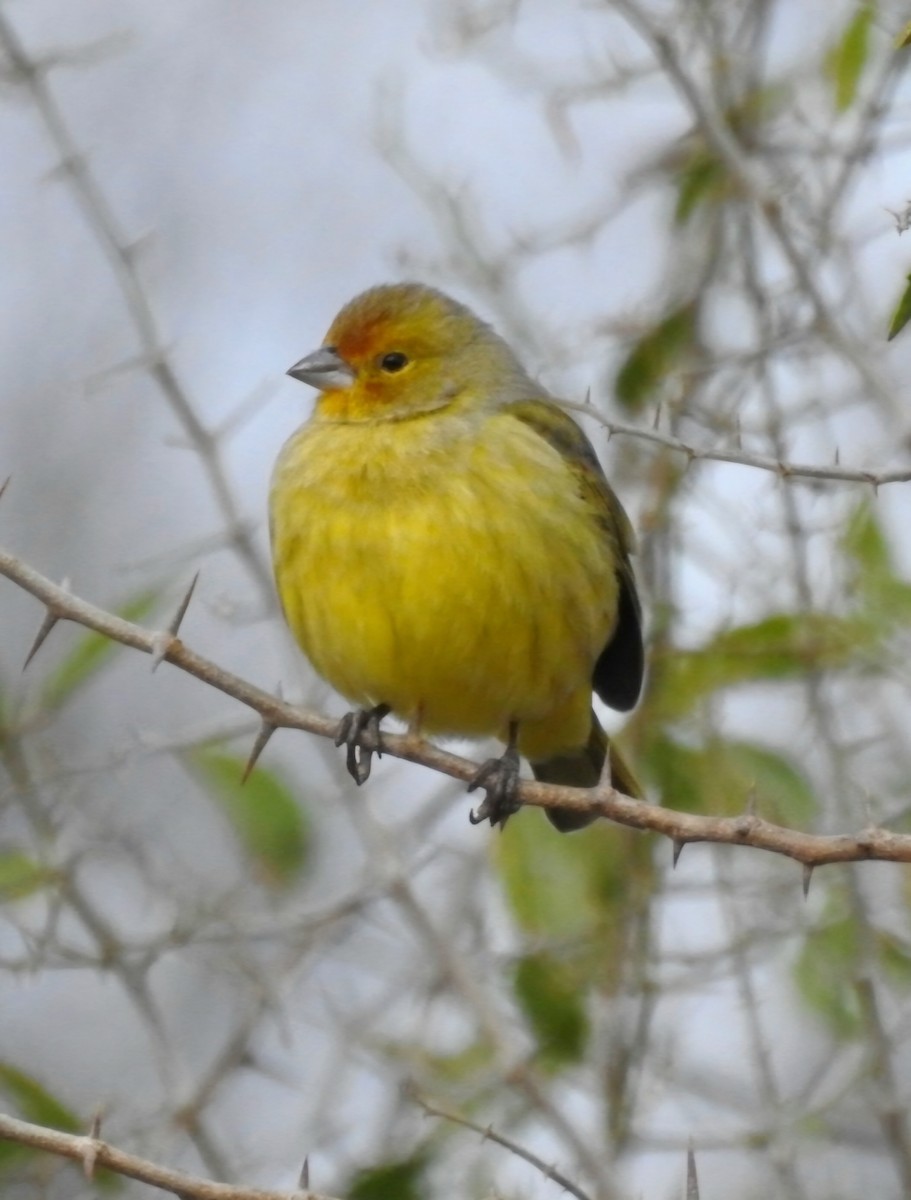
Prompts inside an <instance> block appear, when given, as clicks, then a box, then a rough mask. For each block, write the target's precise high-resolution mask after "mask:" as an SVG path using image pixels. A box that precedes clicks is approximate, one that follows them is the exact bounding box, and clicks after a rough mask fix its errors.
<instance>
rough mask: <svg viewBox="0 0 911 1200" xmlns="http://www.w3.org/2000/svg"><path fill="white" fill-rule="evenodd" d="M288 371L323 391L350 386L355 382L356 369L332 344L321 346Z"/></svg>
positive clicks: (294, 376)
mask: <svg viewBox="0 0 911 1200" xmlns="http://www.w3.org/2000/svg"><path fill="white" fill-rule="evenodd" d="M287 373H288V374H289V375H290V376H291V378H292V379H299V380H300V381H301V383H309V385H310V386H311V387H315V388H319V389H320V391H322V392H329V391H332V390H334V389H335V388H346V387H350V386H351V384H352V383H354V371H352V369H351V367H349V366H348V364H347V363H346V362H345V360H344V359H343V358H342V356H341V355H340V354H339V352H338V351H337V350H336V349H335V348H334V347H332V346H320V348H319V350H314V351H313V353H312V354H308V355H307V357H306V358H302V359H301V360H300V362H296V363H295V364H294V366H293V367H291V369H290V370H289V371H288V372H287Z"/></svg>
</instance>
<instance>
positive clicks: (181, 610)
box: [168, 571, 199, 637]
mask: <svg viewBox="0 0 911 1200" xmlns="http://www.w3.org/2000/svg"><path fill="white" fill-rule="evenodd" d="M198 579H199V572H198V571H197V572H196V574H195V575H194V576H193V578H192V580H191V581H190V586H189V587H188V588H187V592H186V595H185V596H184V598H183V599H182V600H181V602H180V604H179V605H178V607H177V612H176V613H175V614H174V617H173V620H172V621H171V624H170V625H169V626H168V633H170V634H171V635H172V636H173V637H177V633H178V630H179V629H180V623H181V621H183V619H184V617H185V616H186V613H187V609H188V608H189V607H190V601H191V600H192V599H193V592H194V590H195V588H196V583H197V580H198Z"/></svg>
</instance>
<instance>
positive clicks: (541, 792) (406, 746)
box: [0, 550, 911, 888]
mask: <svg viewBox="0 0 911 1200" xmlns="http://www.w3.org/2000/svg"><path fill="white" fill-rule="evenodd" d="M0 575H5V576H6V577H7V578H8V579H10V580H12V582H13V583H15V584H17V585H18V586H19V587H21V588H23V589H24V590H25V591H27V592H30V593H31V594H32V595H33V596H35V597H36V598H37V599H38V600H40V601H41V602H42V603H43V604H44V605H45V607H46V609H47V610H48V613H49V614H50V615H51V616H53V617H55V618H56V619H57V620H69V621H76V622H77V623H78V624H80V625H84V626H85V627H86V628H87V629H94V630H95V631H96V632H97V633H100V634H103V635H104V636H105V637H109V638H111V639H112V640H114V641H116V642H120V643H121V644H122V645H124V646H131V647H132V648H133V649H134V650H141V651H143V652H144V653H146V654H150V655H152V656H153V661H156V662H157V661H164V662H169V663H171V664H172V665H173V666H176V667H178V668H179V669H180V670H182V671H185V672H186V673H187V674H188V675H193V676H194V677H195V678H197V679H200V680H202V682H203V683H207V684H209V686H211V687H214V688H217V689H218V690H219V691H221V692H224V693H225V694H226V695H228V696H232V697H233V698H234V699H235V700H239V701H240V702H241V703H242V704H245V705H247V707H248V708H252V709H253V710H254V711H255V712H257V713H258V714H259V715H260V717H261V718H262V722H263V727H264V729H266V728H268V729H270V730H276V729H303V730H306V731H307V732H308V733H315V734H318V735H319V736H320V737H328V738H334V737H335V734H336V731H337V728H338V722H337V721H334V720H332V719H331V718H330V717H326V716H323V715H322V714H321V713H317V712H313V711H312V710H310V709H304V708H298V707H296V706H294V705H291V704H288V703H286V702H285V701H283V700H280V699H278V698H276V697H275V696H273V695H270V694H269V693H268V692H265V691H263V690H262V689H261V688H258V687H256V685H255V684H252V683H249V682H248V681H247V680H245V679H241V678H240V677H239V676H237V675H233V674H232V673H231V672H230V671H226V670H224V668H222V667H220V666H218V665H217V664H216V663H213V662H212V661H211V660H210V659H207V658H204V657H203V656H202V655H200V654H197V653H196V652H195V651H194V650H191V649H190V648H189V647H188V646H186V645H185V644H184V643H183V642H182V641H181V640H180V639H179V638H178V637H177V636H176V635H175V634H174V633H172V632H170V631H167V630H166V631H157V632H156V631H153V630H149V629H145V628H143V627H142V626H141V625H136V624H134V623H133V622H131V621H126V620H124V619H123V618H122V617H118V616H116V615H115V614H114V613H109V612H107V611H105V610H104V609H102V608H98V607H97V606H96V605H94V604H90V603H89V602H88V601H86V600H82V599H80V598H78V597H76V596H74V595H73V594H72V593H71V592H69V591H67V590H66V589H65V588H62V587H59V586H58V585H57V584H55V583H52V582H51V580H49V579H47V578H45V576H43V575H41V574H40V573H39V572H38V571H36V570H34V568H32V567H30V566H28V565H27V564H26V563H24V562H22V561H21V560H20V559H17V558H16V557H15V556H14V555H12V554H10V553H8V552H7V551H4V550H0ZM380 740H381V745H378V744H377V741H376V739H374V738H371V737H370V736H369V735H368V736H365V738H364V745H365V747H366V748H367V749H371V750H379V749H381V750H382V752H383V753H384V754H389V755H392V756H393V757H395V758H401V759H404V760H405V761H406V762H412V763H419V764H421V765H422V766H425V767H430V768H431V769H432V770H435V771H438V772H440V773H441V774H444V775H449V776H450V777H452V778H453V779H459V780H462V781H463V782H465V783H468V782H469V781H470V780H471V779H472V778H473V777H474V775H475V774H476V772H477V765H476V764H475V763H472V762H470V761H469V760H468V759H465V758H461V757H460V756H459V755H456V754H451V753H449V752H448V751H445V750H441V749H439V748H438V747H436V746H433V745H431V744H430V743H429V742H425V741H424V740H423V739H421V738H418V737H415V736H414V735H413V734H407V733H406V734H387V733H384V734H383V735H382V737H381V739H380ZM259 742H260V743H261V744H260V746H259V748H260V749H262V745H264V744H265V741H264V739H263V738H260V739H259ZM519 796H520V799H521V800H522V803H523V804H527V805H532V806H534V807H550V808H565V809H568V810H570V811H573V812H584V813H591V814H594V815H596V816H600V817H605V818H607V819H608V820H610V821H614V822H616V823H617V824H618V825H626V826H628V827H630V828H632V829H641V830H650V831H651V832H653V833H660V834H663V835H664V836H665V837H667V838H670V839H671V840H672V841H673V843H674V848H675V860H676V857H678V856H679V853H680V851H681V849H682V848H683V846H685V845H687V844H688V843H690V842H719V843H725V844H727V845H735V846H753V847H754V848H755V849H757V850H769V851H771V852H772V853H775V854H781V855H784V856H785V857H788V858H793V859H795V860H796V861H797V862H800V863H802V864H803V865H804V869H805V872H807V874H806V875H805V878H804V887H805V888H806V887H808V886H809V874H808V872H809V871H811V870H812V869H813V868H814V867H817V866H822V865H824V864H826V863H834V862H860V861H863V860H865V859H876V860H881V861H887V862H911V835H908V834H898V833H893V832H891V831H890V830H887V829H883V828H882V827H880V826H876V825H868V826H867V827H866V828H863V829H861V830H860V831H859V832H857V833H854V834H813V833H804V832H801V831H798V830H793V829H786V828H784V827H783V826H781V825H775V824H773V823H772V822H770V821H766V820H764V819H763V818H762V817H759V816H757V815H756V814H755V813H753V812H752V811H750V810H749V809H748V810H747V811H745V812H743V813H742V814H741V815H739V816H735V817H710V816H698V815H696V814H693V813H685V812H677V811H675V810H673V809H668V808H663V807H659V806H658V805H654V804H648V803H645V804H644V803H642V802H641V801H637V800H631V799H630V798H629V797H628V796H625V795H623V794H622V793H621V792H618V791H616V790H615V789H614V788H612V787H608V786H605V785H603V784H602V785H599V786H598V787H597V788H592V789H585V788H571V787H561V786H558V785H556V784H544V783H538V782H533V781H531V780H527V781H522V783H521V785H520V789H519Z"/></svg>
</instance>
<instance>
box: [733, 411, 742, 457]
mask: <svg viewBox="0 0 911 1200" xmlns="http://www.w3.org/2000/svg"><path fill="white" fill-rule="evenodd" d="M741 432H742V431H741V428H740V417H737V418H736V419H735V421H734V441H735V443H736V445H737V449H738V450H742V449H743V437H742V436H741Z"/></svg>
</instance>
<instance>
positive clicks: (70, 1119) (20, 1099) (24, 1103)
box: [0, 1062, 84, 1133]
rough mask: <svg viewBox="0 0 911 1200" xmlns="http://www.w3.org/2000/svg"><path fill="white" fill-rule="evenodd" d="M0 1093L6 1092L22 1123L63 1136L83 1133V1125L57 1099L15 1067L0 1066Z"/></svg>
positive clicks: (8, 1065) (2, 1064)
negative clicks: (58, 1131)
mask: <svg viewBox="0 0 911 1200" xmlns="http://www.w3.org/2000/svg"><path fill="white" fill-rule="evenodd" d="M0 1091H2V1092H5V1093H6V1095H7V1096H8V1097H9V1099H10V1101H11V1102H12V1103H13V1104H14V1105H15V1106H16V1108H17V1109H18V1111H19V1113H20V1115H21V1117H22V1119H23V1120H24V1121H32V1122H33V1123H34V1124H35V1125H48V1126H50V1128H52V1129H62V1130H63V1131H64V1132H65V1133H83V1132H84V1129H83V1124H82V1122H81V1121H80V1120H79V1118H78V1117H77V1116H76V1114H75V1113H74V1112H73V1111H72V1109H70V1108H67V1107H66V1106H65V1105H64V1104H62V1103H61V1102H60V1101H59V1100H58V1099H57V1098H56V1096H52V1095H51V1093H50V1092H49V1091H47V1090H46V1089H45V1088H43V1087H42V1086H41V1084H40V1083H38V1082H37V1080H35V1079H33V1078H32V1077H31V1075H26V1074H25V1072H24V1071H20V1070H19V1068H18V1067H14V1066H12V1065H11V1064H9V1063H3V1062H0Z"/></svg>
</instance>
